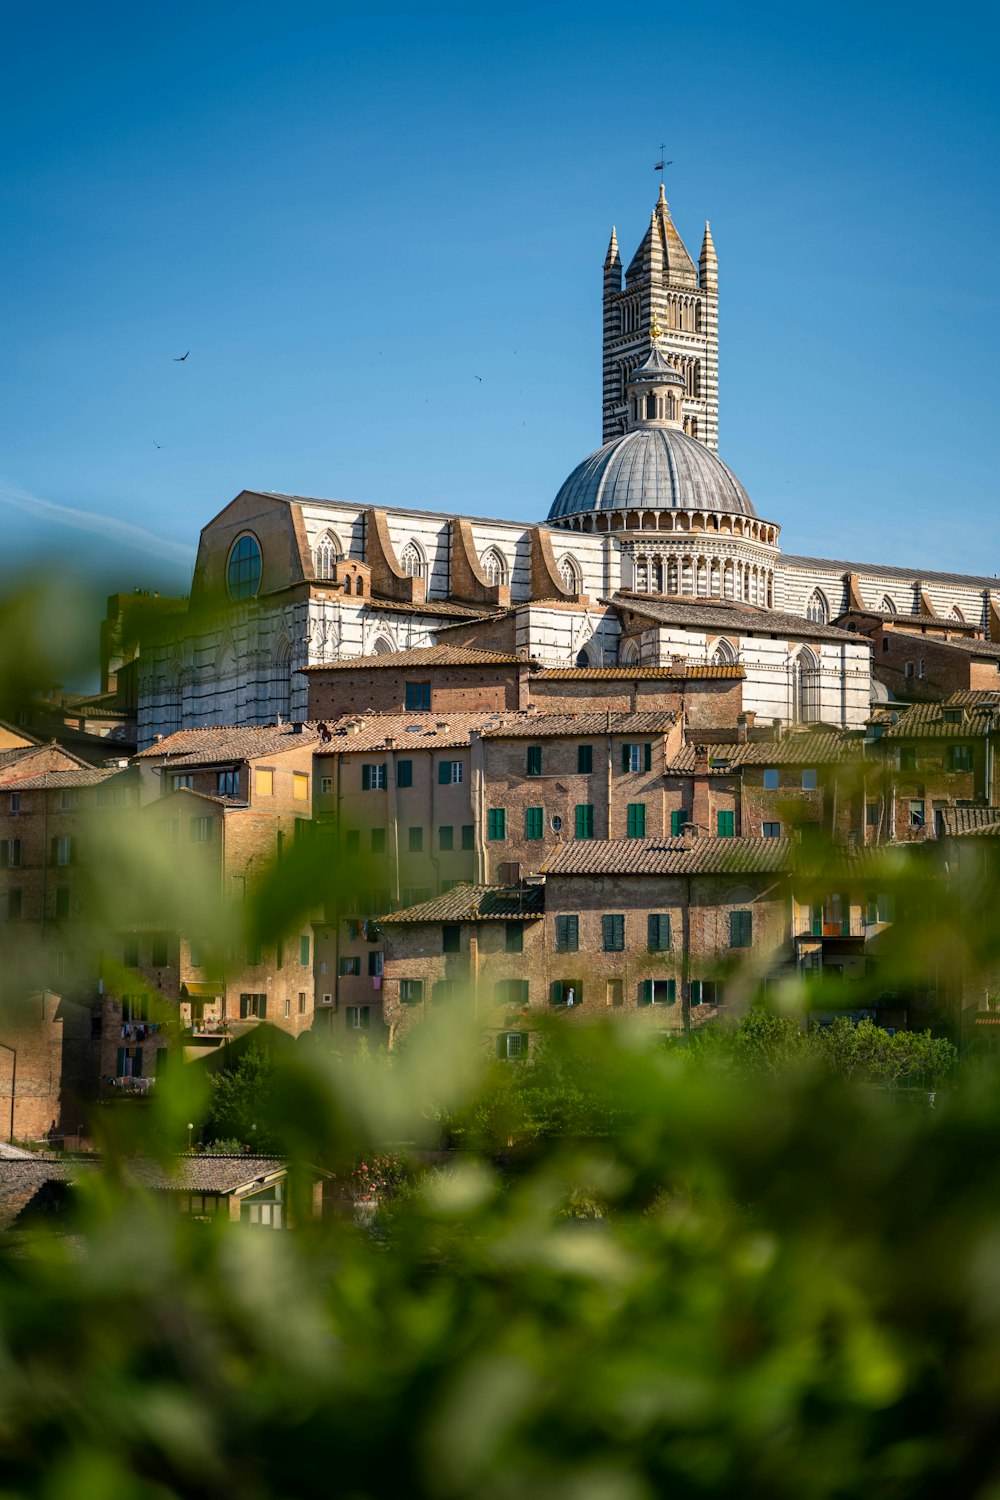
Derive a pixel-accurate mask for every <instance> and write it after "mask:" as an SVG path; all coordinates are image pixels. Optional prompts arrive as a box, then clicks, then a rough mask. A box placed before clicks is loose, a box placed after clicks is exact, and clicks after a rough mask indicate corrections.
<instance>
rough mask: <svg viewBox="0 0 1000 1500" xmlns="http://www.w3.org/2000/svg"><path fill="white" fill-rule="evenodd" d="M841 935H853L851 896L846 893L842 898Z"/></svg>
mask: <svg viewBox="0 0 1000 1500" xmlns="http://www.w3.org/2000/svg"><path fill="white" fill-rule="evenodd" d="M840 935H841V937H850V935H851V898H850V896H848V895H847V894H846V893H845V894H844V895H842V896H841V898H840Z"/></svg>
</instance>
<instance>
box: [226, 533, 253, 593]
mask: <svg viewBox="0 0 1000 1500" xmlns="http://www.w3.org/2000/svg"><path fill="white" fill-rule="evenodd" d="M260 569H261V556H260V543H259V542H258V540H257V538H256V537H255V536H251V535H250V533H249V532H244V534H243V536H241V537H238V538H237V540H236V542H235V543H234V545H233V550H232V551H231V552H230V554H229V567H228V569H227V570H226V586H227V588H228V589H229V597H230V599H252V598H253V597H254V595H255V594H256V592H257V590H258V589H259V588H260Z"/></svg>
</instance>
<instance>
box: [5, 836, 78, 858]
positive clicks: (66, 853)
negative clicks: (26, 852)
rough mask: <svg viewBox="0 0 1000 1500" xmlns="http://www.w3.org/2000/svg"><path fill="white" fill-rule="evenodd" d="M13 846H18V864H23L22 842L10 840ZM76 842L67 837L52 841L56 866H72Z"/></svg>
mask: <svg viewBox="0 0 1000 1500" xmlns="http://www.w3.org/2000/svg"><path fill="white" fill-rule="evenodd" d="M8 842H9V843H11V844H16V845H17V860H16V863H17V864H20V863H21V840H20V839H10V840H8ZM74 843H75V840H74V839H72V838H67V837H65V836H63V837H61V838H55V839H53V840H52V863H53V864H54V865H71V864H72V863H73V845H74Z"/></svg>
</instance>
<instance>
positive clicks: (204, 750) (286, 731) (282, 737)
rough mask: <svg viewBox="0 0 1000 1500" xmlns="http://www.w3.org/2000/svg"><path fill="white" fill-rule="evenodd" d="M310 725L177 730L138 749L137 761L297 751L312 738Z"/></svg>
mask: <svg viewBox="0 0 1000 1500" xmlns="http://www.w3.org/2000/svg"><path fill="white" fill-rule="evenodd" d="M315 737H316V730H315V728H314V727H313V726H312V725H311V724H303V725H302V726H301V728H300V727H299V726H297V725H293V724H262V725H260V726H259V727H256V728H253V727H244V728H242V729H239V728H234V727H233V726H231V725H227V726H224V727H219V728H211V729H181V730H178V732H177V733H176V734H170V735H167V737H166V739H164V740H161V741H160V743H159V744H158V745H150V746H149V747H148V748H147V749H145V750H140V751H139V754H138V756H137V757H136V759H137V760H149V759H152V758H154V757H160V758H161V759H164V760H166V759H168V758H169V761H170V766H171V768H173V767H174V766H183V765H187V766H208V765H213V764H215V763H216V762H221V761H227V762H228V761H234V760H256V759H257V758H258V757H260V756H261V755H280V754H282V753H283V752H284V751H286V750H298V749H299V748H300V747H301V746H302V745H304V744H306V743H308V742H309V741H311V740H314V739H315Z"/></svg>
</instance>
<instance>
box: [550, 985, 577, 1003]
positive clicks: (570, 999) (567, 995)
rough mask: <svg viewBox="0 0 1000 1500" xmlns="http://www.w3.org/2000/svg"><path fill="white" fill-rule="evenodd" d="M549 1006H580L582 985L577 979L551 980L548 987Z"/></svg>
mask: <svg viewBox="0 0 1000 1500" xmlns="http://www.w3.org/2000/svg"><path fill="white" fill-rule="evenodd" d="M549 1004H550V1005H567V1006H573V1005H582V1004H583V983H582V981H581V980H579V979H553V981H552V983H551V985H550V986H549Z"/></svg>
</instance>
